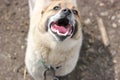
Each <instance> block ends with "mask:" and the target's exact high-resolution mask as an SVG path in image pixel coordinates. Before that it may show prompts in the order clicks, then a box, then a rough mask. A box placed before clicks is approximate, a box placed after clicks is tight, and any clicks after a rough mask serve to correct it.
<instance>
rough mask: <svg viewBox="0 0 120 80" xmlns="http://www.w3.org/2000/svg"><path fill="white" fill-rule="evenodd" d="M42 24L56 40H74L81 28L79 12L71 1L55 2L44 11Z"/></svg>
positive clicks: (60, 0) (59, 0)
mask: <svg viewBox="0 0 120 80" xmlns="http://www.w3.org/2000/svg"><path fill="white" fill-rule="evenodd" d="M41 24H43V26H44V29H45V31H46V32H48V33H49V34H51V36H53V38H55V39H56V40H59V41H63V40H65V39H67V38H73V37H74V36H75V35H79V30H80V27H81V23H80V15H79V11H78V9H77V8H76V7H75V6H74V4H72V2H70V1H67V0H66V1H64V0H58V1H53V2H51V3H50V5H49V6H47V7H45V8H44V9H43V10H42V12H41Z"/></svg>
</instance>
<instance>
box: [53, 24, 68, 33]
mask: <svg viewBox="0 0 120 80" xmlns="http://www.w3.org/2000/svg"><path fill="white" fill-rule="evenodd" d="M52 27H53V28H54V29H56V30H58V31H59V33H63V34H65V33H66V32H67V29H66V28H65V27H64V26H58V25H56V24H54V25H53V26H52Z"/></svg>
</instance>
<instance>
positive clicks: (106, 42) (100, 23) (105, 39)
mask: <svg viewBox="0 0 120 80" xmlns="http://www.w3.org/2000/svg"><path fill="white" fill-rule="evenodd" d="M97 23H98V27H99V30H100V33H101V36H102V41H103V43H104V45H105V46H106V47H108V46H110V41H109V38H108V35H107V32H106V29H105V26H104V23H103V20H102V18H100V17H97Z"/></svg>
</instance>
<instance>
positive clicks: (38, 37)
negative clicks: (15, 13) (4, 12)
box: [25, 0, 82, 80]
mask: <svg viewBox="0 0 120 80" xmlns="http://www.w3.org/2000/svg"><path fill="white" fill-rule="evenodd" d="M58 4H60V5H61V7H62V9H64V8H68V9H70V10H72V9H73V8H74V9H76V10H77V8H75V7H76V4H75V0H73V2H72V0H29V7H30V28H29V33H28V43H27V50H26V56H25V64H26V68H27V70H28V72H29V73H30V74H31V76H32V77H33V78H34V79H35V80H43V78H44V77H43V73H44V71H45V67H44V66H43V65H42V64H41V63H40V60H44V61H45V63H46V64H48V65H51V66H54V67H57V66H61V67H60V68H59V69H57V70H56V76H64V75H67V74H68V73H70V72H72V70H73V69H74V68H75V66H76V63H77V61H78V58H79V51H80V47H81V44H82V30H81V21H80V13H79V11H78V10H77V11H78V15H74V14H73V13H72V19H74V20H73V22H74V21H76V22H77V28H76V29H77V30H76V31H75V33H74V34H72V35H71V36H68V37H67V38H65V39H64V40H59V39H58V38H57V37H56V36H55V35H54V34H53V33H52V32H51V31H50V30H49V29H48V25H46V24H47V23H48V19H49V17H51V16H53V15H56V14H57V13H59V12H61V10H62V9H61V10H59V11H51V9H52V8H53V7H54V6H56V5H58ZM49 80H52V79H50V78H49Z"/></svg>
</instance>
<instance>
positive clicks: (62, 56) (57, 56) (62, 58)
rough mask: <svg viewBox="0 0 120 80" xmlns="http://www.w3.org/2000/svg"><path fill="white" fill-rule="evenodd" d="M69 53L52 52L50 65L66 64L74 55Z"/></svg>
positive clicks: (49, 57)
mask: <svg viewBox="0 0 120 80" xmlns="http://www.w3.org/2000/svg"><path fill="white" fill-rule="evenodd" d="M71 54H72V53H69V51H51V52H50V53H49V55H48V60H47V61H48V63H50V64H52V65H55V66H58V65H62V64H64V63H65V62H66V61H67V60H68V59H69V58H70V57H71V56H72V55H71Z"/></svg>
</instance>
